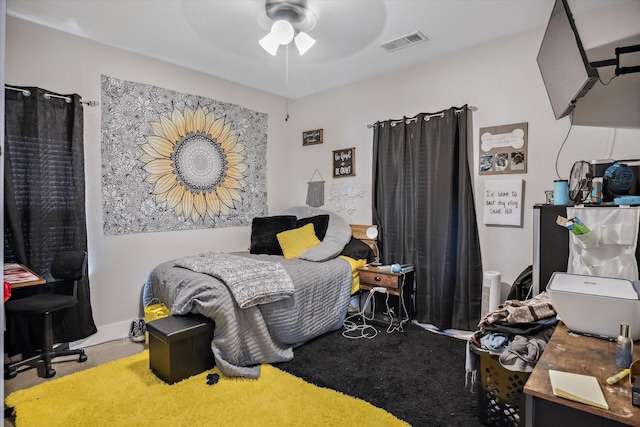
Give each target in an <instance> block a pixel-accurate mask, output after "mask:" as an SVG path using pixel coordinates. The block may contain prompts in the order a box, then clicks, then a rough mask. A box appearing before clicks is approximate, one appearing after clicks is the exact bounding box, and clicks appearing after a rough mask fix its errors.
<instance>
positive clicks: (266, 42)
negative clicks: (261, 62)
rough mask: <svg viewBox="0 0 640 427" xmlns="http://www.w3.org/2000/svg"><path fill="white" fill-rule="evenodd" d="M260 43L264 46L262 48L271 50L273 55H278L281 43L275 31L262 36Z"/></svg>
mask: <svg viewBox="0 0 640 427" xmlns="http://www.w3.org/2000/svg"><path fill="white" fill-rule="evenodd" d="M258 43H260V46H262V48H263V49H264V50H266V51H267V52H269V53H270V54H271V55H273V56H276V53H278V48H279V47H280V43H278V40H276V38H275V37H273V33H269V34H267V35H266V36H264V37H263V38H261V39H260V41H259V42H258Z"/></svg>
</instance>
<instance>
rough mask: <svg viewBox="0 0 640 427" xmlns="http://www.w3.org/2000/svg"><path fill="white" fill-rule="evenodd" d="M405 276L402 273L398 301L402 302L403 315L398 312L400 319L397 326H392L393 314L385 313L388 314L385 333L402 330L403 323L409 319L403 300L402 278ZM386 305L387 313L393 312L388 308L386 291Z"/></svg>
mask: <svg viewBox="0 0 640 427" xmlns="http://www.w3.org/2000/svg"><path fill="white" fill-rule="evenodd" d="M406 277H407V276H406V275H405V274H403V275H402V284H401V287H400V289H401V290H402V291H401V292H400V296H399V298H400V301H401V303H402V310H403V311H404V317H402V313H400V315H401V317H400V321H399V322H398V326H393V316H391V315H389V314H387V316H389V319H390V320H389V326H388V327H387V333H388V334H391V333H393V332H395V331H398V332H404V324H405V323H407V322H408V319H409V312H408V311H407V305H406V304H405V302H404V280H405V278H406ZM385 303H386V305H387V313H389V312H391V313H393V309H390V308H389V294H388V293H387V299H386V301H385Z"/></svg>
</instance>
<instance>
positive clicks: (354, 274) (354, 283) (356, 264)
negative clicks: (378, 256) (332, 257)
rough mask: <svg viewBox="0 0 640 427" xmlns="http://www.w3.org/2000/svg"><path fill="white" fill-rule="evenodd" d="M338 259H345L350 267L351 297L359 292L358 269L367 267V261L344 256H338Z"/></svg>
mask: <svg viewBox="0 0 640 427" xmlns="http://www.w3.org/2000/svg"><path fill="white" fill-rule="evenodd" d="M339 258H342V259H346V260H347V261H349V264H350V265H351V295H353V294H355V293H356V292H358V291H359V290H360V274H358V269H359V268H362V267H364V266H365V265H367V260H366V259H353V258H351V257H348V256H345V255H340V256H339Z"/></svg>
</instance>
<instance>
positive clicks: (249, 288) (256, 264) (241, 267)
mask: <svg viewBox="0 0 640 427" xmlns="http://www.w3.org/2000/svg"><path fill="white" fill-rule="evenodd" d="M176 265H177V266H178V267H183V268H188V269H189V270H191V271H195V272H196V273H205V274H208V275H210V276H213V277H216V278H218V279H221V280H223V281H224V282H225V283H226V285H227V286H228V287H229V290H230V291H231V294H232V295H233V297H234V298H235V300H236V302H237V303H238V306H239V307H240V308H247V307H253V306H254V305H258V304H267V303H270V302H274V301H279V300H281V299H284V298H289V297H290V296H291V295H293V291H294V290H295V289H294V287H293V282H292V281H291V277H290V276H289V274H288V273H287V271H286V270H285V268H284V267H283V266H282V265H280V264H278V263H275V262H268V261H258V260H254V259H248V258H245V257H241V256H237V255H231V254H225V253H213V252H208V253H202V254H198V255H193V256H188V257H185V258H181V259H179V260H177V261H176Z"/></svg>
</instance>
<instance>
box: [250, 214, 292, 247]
mask: <svg viewBox="0 0 640 427" xmlns="http://www.w3.org/2000/svg"><path fill="white" fill-rule="evenodd" d="M292 228H296V217H295V215H276V216H265V217H257V218H253V221H251V247H250V248H249V252H250V253H252V254H267V255H282V248H281V247H280V243H279V242H278V238H277V237H276V234H278V233H281V232H283V231H287V230H291V229H292Z"/></svg>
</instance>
